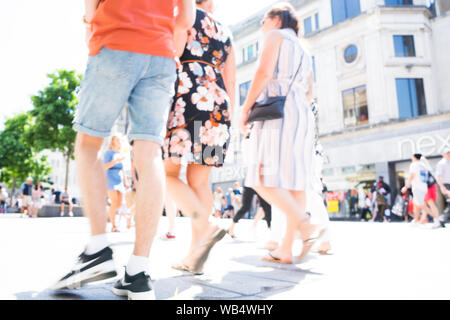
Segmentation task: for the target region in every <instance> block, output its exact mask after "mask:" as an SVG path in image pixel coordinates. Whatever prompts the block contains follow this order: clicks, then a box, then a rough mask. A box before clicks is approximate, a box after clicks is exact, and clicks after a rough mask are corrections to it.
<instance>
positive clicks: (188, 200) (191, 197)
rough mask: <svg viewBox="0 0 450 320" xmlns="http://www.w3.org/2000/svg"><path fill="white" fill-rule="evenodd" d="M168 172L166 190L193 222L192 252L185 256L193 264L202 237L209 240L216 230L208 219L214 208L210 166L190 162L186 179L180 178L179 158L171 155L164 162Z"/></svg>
mask: <svg viewBox="0 0 450 320" xmlns="http://www.w3.org/2000/svg"><path fill="white" fill-rule="evenodd" d="M165 167H166V174H167V190H168V192H169V193H170V198H171V199H173V200H174V201H175V203H176V204H177V206H178V207H179V208H180V209H181V210H182V212H183V214H184V215H186V216H188V217H190V218H191V221H192V241H191V247H190V250H189V254H188V256H187V257H185V258H184V259H183V263H184V264H185V265H187V266H193V264H194V261H195V258H196V253H195V249H196V247H197V245H198V244H199V243H200V242H202V241H203V240H206V239H209V238H210V237H211V236H212V234H213V233H214V232H215V231H216V230H217V227H215V226H213V225H212V224H211V223H210V222H209V214H210V212H211V211H212V206H213V201H214V200H213V199H214V197H213V195H212V192H211V190H210V188H209V173H210V170H211V168H210V167H206V166H202V165H196V164H190V165H188V168H187V182H188V184H185V183H184V182H183V181H182V180H180V179H179V172H180V162H179V159H176V158H170V159H168V160H166V161H165Z"/></svg>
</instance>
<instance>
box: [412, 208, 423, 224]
mask: <svg viewBox="0 0 450 320" xmlns="http://www.w3.org/2000/svg"><path fill="white" fill-rule="evenodd" d="M421 209H423V207H422V206H418V205H416V204H414V221H416V222H419V220H420V210H421Z"/></svg>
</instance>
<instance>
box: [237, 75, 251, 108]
mask: <svg viewBox="0 0 450 320" xmlns="http://www.w3.org/2000/svg"><path fill="white" fill-rule="evenodd" d="M250 84H251V81H247V82H244V83H242V84H240V85H239V103H240V105H241V106H242V105H243V104H244V102H245V99H246V98H247V95H248V90H249V89H250Z"/></svg>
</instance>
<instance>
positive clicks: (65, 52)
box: [0, 0, 276, 129]
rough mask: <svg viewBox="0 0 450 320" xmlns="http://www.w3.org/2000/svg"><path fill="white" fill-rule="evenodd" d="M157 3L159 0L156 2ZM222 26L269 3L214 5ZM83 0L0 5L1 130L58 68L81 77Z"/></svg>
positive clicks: (251, 0)
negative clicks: (7, 119) (74, 72)
mask: <svg viewBox="0 0 450 320" xmlns="http://www.w3.org/2000/svg"><path fill="white" fill-rule="evenodd" d="M158 1H159V0H158ZM215 1H216V6H217V10H216V16H217V18H218V19H219V20H220V21H221V22H223V23H224V24H227V25H232V24H235V23H237V22H239V21H241V20H245V19H246V18H247V17H248V16H250V15H252V14H254V13H256V12H257V11H258V10H260V9H262V8H264V7H266V6H268V5H270V4H271V3H273V2H276V1H274V0H215ZM83 14H84V1H82V0H39V1H36V0H10V1H0V39H1V46H0V129H1V128H2V127H3V122H4V120H5V118H7V117H10V116H12V115H14V114H15V113H19V112H22V111H26V110H29V109H30V108H31V100H30V96H32V95H34V94H36V93H37V92H38V91H39V90H40V89H42V88H44V87H45V86H46V85H47V84H48V80H47V78H46V74H47V73H52V72H54V71H55V70H57V69H75V70H77V71H78V72H80V73H83V72H84V68H85V64H86V59H87V53H88V51H87V48H86V45H85V41H84V26H83V24H82V22H81V19H82V16H83Z"/></svg>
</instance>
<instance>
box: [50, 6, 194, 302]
mask: <svg viewBox="0 0 450 320" xmlns="http://www.w3.org/2000/svg"><path fill="white" fill-rule="evenodd" d="M85 7H86V12H85V16H84V17H83V21H84V23H85V25H86V40H87V43H88V47H89V58H88V63H87V67H86V72H85V75H84V78H83V81H82V83H81V87H80V99H79V105H78V107H77V110H76V113H75V117H74V125H73V127H74V129H75V130H76V131H78V133H77V138H76V146H75V161H76V165H77V172H78V180H79V182H80V189H81V193H82V200H83V210H84V212H85V213H86V216H87V217H89V220H90V226H91V239H90V241H89V242H88V244H87V246H86V249H85V250H84V252H83V253H82V254H81V255H80V256H79V258H78V261H77V263H76V265H75V267H74V268H73V269H72V271H71V272H69V273H68V274H67V275H66V276H64V277H62V278H61V279H60V280H59V281H58V282H57V283H56V284H55V285H54V286H53V287H52V288H53V289H54V290H62V289H71V288H76V287H79V286H81V285H84V284H86V283H89V282H93V281H98V280H104V279H108V278H112V277H115V276H116V275H117V272H116V269H115V264H114V260H113V252H112V250H111V248H110V246H109V243H108V241H107V237H106V224H107V221H106V208H105V207H106V206H105V199H106V198H107V193H106V179H105V172H104V169H103V165H102V161H100V160H99V156H98V153H99V151H100V149H101V146H102V144H103V139H104V138H106V137H108V136H109V135H110V133H111V129H112V127H113V125H114V122H115V121H116V119H117V118H118V116H119V115H120V114H121V112H122V111H123V109H124V108H125V105H126V104H128V113H129V120H130V123H129V130H128V137H129V139H130V141H133V159H134V165H135V167H136V169H137V171H138V172H139V188H137V193H136V210H137V211H136V241H135V246H134V251H133V255H132V256H131V258H130V260H129V262H128V265H127V268H126V271H125V275H124V277H123V278H122V279H121V280H119V281H118V282H117V283H116V284H115V285H114V288H113V292H114V293H115V294H117V295H120V296H127V297H128V298H129V299H151V298H154V292H153V290H152V287H151V283H150V276H149V275H148V268H149V258H148V257H149V255H150V248H151V244H152V241H153V238H154V236H155V231H156V228H157V224H158V220H159V217H160V215H161V212H162V210H163V203H164V197H165V195H164V193H165V180H164V178H165V173H164V166H163V163H162V155H161V146H162V143H163V139H164V137H165V134H166V123H167V117H168V113H169V112H168V111H169V110H168V109H169V107H170V101H171V99H172V97H173V95H174V85H175V80H176V69H175V61H174V59H175V47H176V46H175V35H176V34H177V32H178V33H180V32H186V31H187V30H188V29H190V28H191V27H192V25H193V24H194V22H195V2H194V0H164V1H160V0H85ZM180 30H181V31H180ZM148 195H152V196H151V197H149V196H148Z"/></svg>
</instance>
